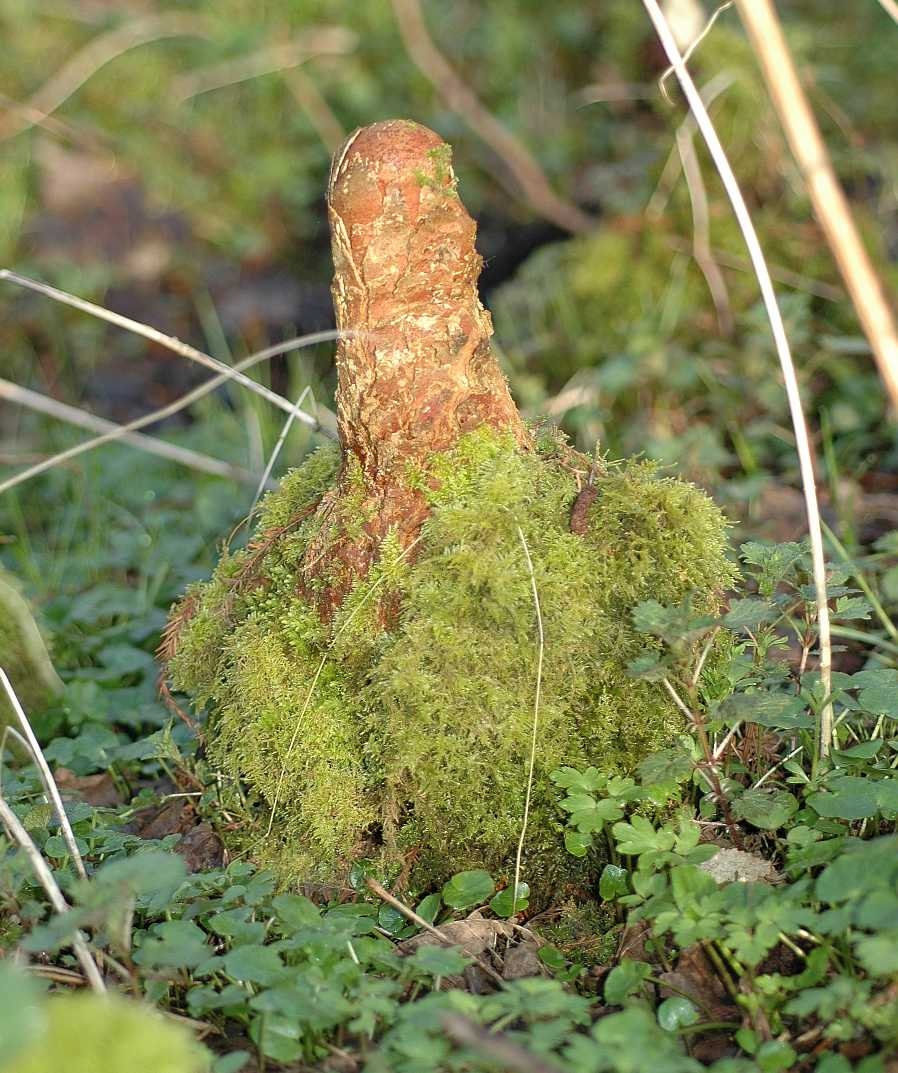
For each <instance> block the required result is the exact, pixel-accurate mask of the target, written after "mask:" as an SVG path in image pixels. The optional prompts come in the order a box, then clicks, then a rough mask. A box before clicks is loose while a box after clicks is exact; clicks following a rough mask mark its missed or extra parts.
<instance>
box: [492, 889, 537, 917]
mask: <svg viewBox="0 0 898 1073" xmlns="http://www.w3.org/2000/svg"><path fill="white" fill-rule="evenodd" d="M529 904H530V886H529V885H528V884H527V883H518V889H517V892H516V896H515V899H514V905H512V898H511V887H506V888H505V890H500V891H499V893H498V894H497V895H495V897H493V898H492V899H491V900H490V909H492V911H493V912H494V913H495V914H496V916H497V917H511V916H514V914H515V913H520V912H522V911H523V910H524V909H526V908H527V906H528V905H529Z"/></svg>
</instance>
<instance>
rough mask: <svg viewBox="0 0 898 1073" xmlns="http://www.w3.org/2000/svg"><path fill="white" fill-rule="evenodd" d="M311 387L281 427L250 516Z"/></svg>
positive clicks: (250, 509) (301, 394)
mask: <svg viewBox="0 0 898 1073" xmlns="http://www.w3.org/2000/svg"><path fill="white" fill-rule="evenodd" d="M311 390H312V389H311V387H309V386H308V385H306V387H304V388H303V389H302V391H301V392H300V394H299V397H298V398H297V400H296V403H295V405H294V407H293V410H292V412H291V413H290V414H289V415H288V417H287V420H286V421H285V422H284V427H283V428H282V429H281V434H280V436H278V442H277V443H276V444H275V445H274V450H273V451H272V452H271V456H270V457H269V459H268V463H267V465H266V466H265V469H264V471H263V473H262V476H261V477H260V478H259V485H258V487H257V488H256V496H255V499H253V505H252V506H251V507H250V508H249V516H250V517H252V516H253V514H255V513H256V507H257V506H258V505H259V500H260V499H261V498H262V493H263V492H264V491H265V489H266V488H267V487H268V479H269V477H270V476H271V471H272V470H273V469H274V464H275V462H277V460H278V456H279V455H280V453H281V448H282V447H283V446H284V440H286V439H287V433H288V432H289V431H290V429H291V427H292V426H293V419H294V418H295V417H296V412H297V411H298V410H299V409H300V407H301V406H302V404H303V403H304V402H305V401H306V396H307V395H308V394H309V392H310V391H311Z"/></svg>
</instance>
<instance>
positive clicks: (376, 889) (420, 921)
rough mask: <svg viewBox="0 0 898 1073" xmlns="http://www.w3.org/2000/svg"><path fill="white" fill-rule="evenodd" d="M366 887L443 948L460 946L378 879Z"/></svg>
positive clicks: (488, 968) (490, 971) (490, 972)
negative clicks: (438, 942)
mask: <svg viewBox="0 0 898 1073" xmlns="http://www.w3.org/2000/svg"><path fill="white" fill-rule="evenodd" d="M365 886H366V887H367V888H368V890H370V891H371V893H372V894H376V895H377V897H378V898H380V899H381V901H384V902H386V903H387V905H389V906H392V908H393V909H395V910H396V912H397V913H402V915H403V916H404V917H405V919H406V920H410V921H411V922H412V923H413V924H417V925H418V927H419V928H423V929H424V931H426V932H427V933H428V934H429V935H432V936H433V937H434V938H435V939H439V940H440V942H441V943H442V944H443V946H458V943H457V942H454V941H453V940H452V939H450V938H449V936H448V935H444V934H443V932H441V931H440V929H439V928H435V927H434V926H433V924H431V923H430V922H429V921H427V920H425V919H424V917H422V916H419V915H418V914H417V913H416V912H415V911H414V909H409V907H408V906H407V905H406V904H405V903H404V902H401V901H400V900H399V899H398V898H397V897H396V896H395V895H393V894H390V892H389V891H388V890H387V888H386V887H384V886H382V885H381V884H380V883H378V882H377V880H376V879H372V878H371V877H370V876H369V878H368V879H366V880H365ZM467 956H469V957H472V959H473V961H474V963H475V964H476V965H477V966H478V968H480V969H482V970H483V971H484V972H485V973H486V974H487V976H489V978H490V979H491V980H494V981H495V982H496V983H497V984H504V983H505V981H504V980H503V979H502V977H501V976H500V975H499V973H497V972H496V970H495V969H494V968H493V967H492V965H490V964H489V963H488V962H486V961H484V960H483V958H480V957H477V955H476V954H474V955H467Z"/></svg>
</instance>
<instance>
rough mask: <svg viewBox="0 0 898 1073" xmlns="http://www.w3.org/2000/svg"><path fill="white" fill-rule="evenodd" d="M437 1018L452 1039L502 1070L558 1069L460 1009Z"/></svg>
mask: <svg viewBox="0 0 898 1073" xmlns="http://www.w3.org/2000/svg"><path fill="white" fill-rule="evenodd" d="M441 1020H442V1023H443V1030H444V1031H445V1033H446V1035H447V1036H448V1037H449V1038H450V1039H451V1040H452V1041H453V1042H454V1043H457V1044H459V1045H460V1046H462V1047H469V1048H470V1049H471V1050H472V1051H477V1052H478V1053H479V1054H481V1055H483V1056H484V1057H485V1058H486V1059H487V1061H488V1063H489V1065H490V1066H492V1067H493V1068H495V1069H503V1070H506V1073H559V1067H558V1066H557V1065H550V1064H549V1063H548V1062H546V1061H544V1060H543V1059H542V1058H541V1057H538V1056H537V1055H535V1054H531V1053H530V1051H526V1050H524V1048H523V1047H521V1046H520V1044H518V1043H516V1042H515V1041H514V1040H513V1039H509V1037H508V1036H507V1035H505V1033H503V1032H496V1031H494V1030H493V1029H487V1028H483V1027H482V1026H481V1025H478V1024H476V1023H475V1022H474V1021H471V1020H469V1019H468V1018H467V1017H464V1016H462V1015H461V1014H460V1013H445V1014H443V1016H442V1018H441Z"/></svg>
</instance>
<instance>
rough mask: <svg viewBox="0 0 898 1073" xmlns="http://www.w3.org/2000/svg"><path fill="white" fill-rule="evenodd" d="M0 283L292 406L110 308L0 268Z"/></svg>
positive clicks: (307, 418) (308, 420) (308, 419)
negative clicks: (67, 308)
mask: <svg viewBox="0 0 898 1073" xmlns="http://www.w3.org/2000/svg"><path fill="white" fill-rule="evenodd" d="M0 280H9V282H10V283H16V284H18V286H20V287H25V288H26V289H27V290H30V291H36V292H37V293H38V294H43V295H46V296H47V298H52V299H53V300H54V301H56V302H61V303H62V305H67V306H71V307H72V309H80V310H81V312H82V313H89V314H90V315H91V316H92V317H96V318H97V320H105V321H106V323H107V324H114V325H116V327H118V328H124V329H125V330H126V331H129V332H133V333H134V334H135V335H140V336H142V337H143V338H144V339H149V341H150V342H151V343H158V344H159V346H163V347H165V349H166V350H170V351H171V352H172V353H173V354H178V355H179V356H180V357H182V358H187V359H188V360H189V361H195V362H197V364H199V365H205V366H206V368H207V369H213V370H214V371H215V372H218V373H228V374H229V375H230V376H231V377H232V378H233V379H234V380H235V381H236V382H237V383H238V384H240V385H241V386H242V387H245V388H248V389H249V390H250V391H253V392H255V394H257V395H260V396H261V397H262V398H263V399H265V400H266V401H267V402H270V403H271V404H272V405H274V406H277V407H278V409H280V410H283V411H284V412H285V413H288V414H289V413H291V412H292V410H293V403H292V402H291V401H290V400H289V399H285V398H284V396H283V395H278V393H277V392H276V391H272V390H271V389H270V388H267V387H265V386H264V384H259V383H257V382H256V381H255V380H252V379H250V377H248V376H245V375H244V374H243V373H241V372H239V371H238V370H237V369H236V368H234V367H232V366H230V365H225V363H224V362H223V361H219V360H218V359H217V358H213V357H211V355H209V354H206V353H205V352H204V351H202V350H198V349H197V348H196V347H194V346H191V345H190V344H189V343H183V342H182V341H181V340H180V339H176V338H175V337H174V336H173V335H166V334H165V333H164V332H160V331H159V330H158V329H157V328H153V327H151V326H150V325H149V324H142V323H141V322H140V321H139V320H132V319H131V318H130V317H125V316H122V314H121V313H115V312H113V311H112V310H111V309H105V308H104V307H103V306H98V305H95V304H94V303H93V302H88V301H85V299H83V298H78V297H77V295H74V294H69V292H68V291H63V290H60V289H59V288H58V287H51V286H50V285H49V284H47V283H41V282H40V281H39V280H36V279H29V278H28V277H27V276H20V275H19V273H18V272H12V271H11V270H10V269H8V268H3V269H0ZM297 417H298V418H299V420H300V421H302V422H303V423H304V424H306V425H309V426H311V427H312V428H317V427H318V422H317V421H316V419H315V418H314V417H312V415H311V414H307V413H299V414H297ZM123 427H125V426H123ZM129 431H130V429H129Z"/></svg>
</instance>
